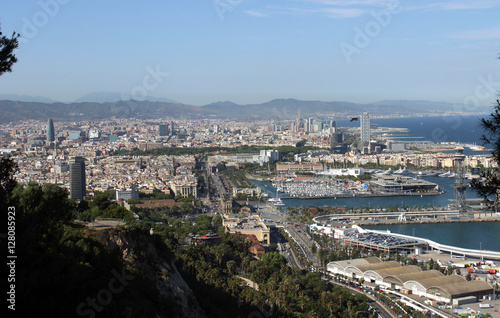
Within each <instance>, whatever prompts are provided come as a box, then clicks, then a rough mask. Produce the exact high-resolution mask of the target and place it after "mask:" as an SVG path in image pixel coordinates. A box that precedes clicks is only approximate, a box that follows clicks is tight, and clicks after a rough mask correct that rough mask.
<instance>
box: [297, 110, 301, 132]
mask: <svg viewBox="0 0 500 318" xmlns="http://www.w3.org/2000/svg"><path fill="white" fill-rule="evenodd" d="M300 120H301V119H300V108H299V114H298V115H297V132H299V130H300Z"/></svg>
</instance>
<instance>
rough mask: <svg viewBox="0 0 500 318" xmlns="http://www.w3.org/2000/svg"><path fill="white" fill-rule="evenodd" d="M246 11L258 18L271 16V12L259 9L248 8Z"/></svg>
mask: <svg viewBox="0 0 500 318" xmlns="http://www.w3.org/2000/svg"><path fill="white" fill-rule="evenodd" d="M245 13H246V14H248V15H249V16H252V17H257V18H265V17H268V16H269V14H267V13H264V12H262V11H257V10H246V11H245Z"/></svg>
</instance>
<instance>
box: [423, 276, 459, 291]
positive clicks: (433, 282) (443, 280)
mask: <svg viewBox="0 0 500 318" xmlns="http://www.w3.org/2000/svg"><path fill="white" fill-rule="evenodd" d="M465 281H466V280H465V278H463V277H462V276H459V275H450V276H441V277H431V278H426V279H421V280H419V281H418V283H419V284H420V285H422V286H423V287H425V289H427V288H430V287H436V286H438V287H440V286H444V285H448V284H455V283H463V282H465Z"/></svg>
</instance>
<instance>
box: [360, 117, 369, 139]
mask: <svg viewBox="0 0 500 318" xmlns="http://www.w3.org/2000/svg"><path fill="white" fill-rule="evenodd" d="M370 132H371V131H370V115H368V113H363V115H362V116H361V141H362V142H366V143H369V142H370Z"/></svg>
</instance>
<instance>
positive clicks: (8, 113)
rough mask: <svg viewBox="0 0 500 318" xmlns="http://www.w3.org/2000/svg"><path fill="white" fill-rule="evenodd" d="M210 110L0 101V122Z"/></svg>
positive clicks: (198, 114) (199, 114)
mask: <svg viewBox="0 0 500 318" xmlns="http://www.w3.org/2000/svg"><path fill="white" fill-rule="evenodd" d="M210 114H211V113H210V110H208V109H203V108H201V107H198V106H190V105H184V104H174V103H160V102H150V101H140V102H139V101H118V102H114V103H88V102H87V103H70V104H64V103H51V104H48V103H36V102H15V101H8V100H2V101H0V123H7V122H14V121H19V120H27V119H35V120H46V119H48V118H52V119H54V120H57V121H80V120H98V119H106V118H112V117H117V118H140V119H153V118H163V117H174V118H205V117H207V116H210Z"/></svg>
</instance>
